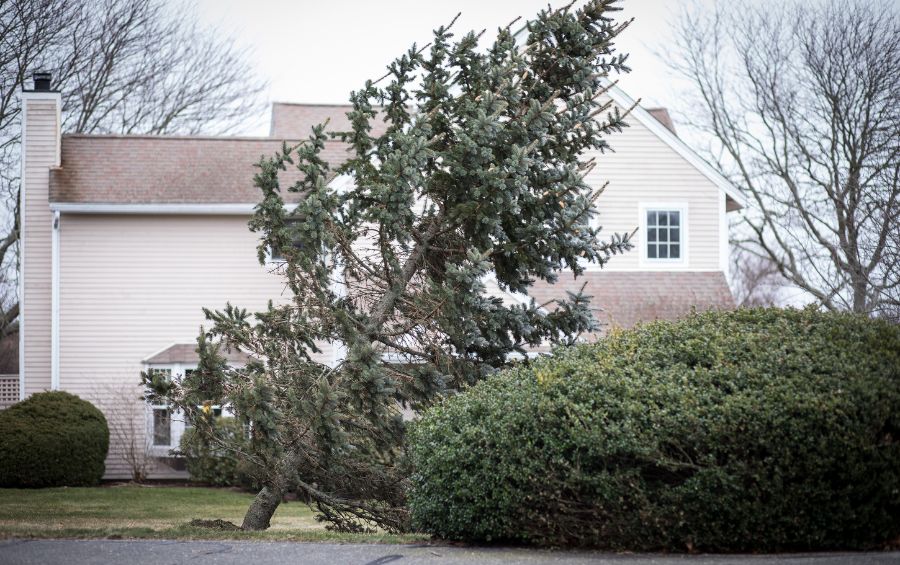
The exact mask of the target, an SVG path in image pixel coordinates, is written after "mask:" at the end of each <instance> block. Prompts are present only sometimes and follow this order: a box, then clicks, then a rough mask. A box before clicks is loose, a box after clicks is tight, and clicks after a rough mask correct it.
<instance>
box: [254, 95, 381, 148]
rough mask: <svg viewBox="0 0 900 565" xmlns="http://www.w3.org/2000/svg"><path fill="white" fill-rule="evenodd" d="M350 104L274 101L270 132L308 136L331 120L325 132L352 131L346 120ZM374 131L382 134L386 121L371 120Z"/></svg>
mask: <svg viewBox="0 0 900 565" xmlns="http://www.w3.org/2000/svg"><path fill="white" fill-rule="evenodd" d="M350 109H351V106H350V105H349V104H292V103H289V102H275V103H274V104H272V126H271V130H270V132H269V135H271V136H272V137H274V138H276V139H306V138H307V137H309V134H310V131H311V130H312V127H313V126H315V125H318V124H321V123H325V121H326V120H327V121H328V125H327V126H326V131H331V132H339V131H349V130H350V120H349V119H347V112H349V111H350ZM369 125H371V126H372V131H371V134H372V135H373V136H379V135H381V134H383V133H384V131H385V130H386V129H387V125H386V124H385V123H384V121H382V120H380V119H378V118H377V117H376V118H375V119H374V120H370V121H369Z"/></svg>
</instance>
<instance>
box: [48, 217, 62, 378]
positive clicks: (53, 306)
mask: <svg viewBox="0 0 900 565" xmlns="http://www.w3.org/2000/svg"><path fill="white" fill-rule="evenodd" d="M59 218H60V216H59V211H58V210H57V211H55V212H53V226H52V231H51V238H50V258H51V274H50V389H51V390H59Z"/></svg>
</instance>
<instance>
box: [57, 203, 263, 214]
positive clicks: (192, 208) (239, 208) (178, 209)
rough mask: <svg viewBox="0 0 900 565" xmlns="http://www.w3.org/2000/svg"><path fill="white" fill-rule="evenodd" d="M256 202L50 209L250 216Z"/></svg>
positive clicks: (62, 206)
mask: <svg viewBox="0 0 900 565" xmlns="http://www.w3.org/2000/svg"><path fill="white" fill-rule="evenodd" d="M254 208H256V204H255V203H254V204H93V203H85V202H51V203H50V210H52V211H53V212H56V213H59V212H64V213H66V214H199V215H207V214H208V215H219V216H223V215H224V216H249V215H250V214H253V210H254Z"/></svg>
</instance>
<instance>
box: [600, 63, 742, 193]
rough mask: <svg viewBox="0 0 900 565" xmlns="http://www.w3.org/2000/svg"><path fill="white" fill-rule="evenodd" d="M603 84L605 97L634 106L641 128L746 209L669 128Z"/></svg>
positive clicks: (725, 181) (731, 187)
mask: <svg viewBox="0 0 900 565" xmlns="http://www.w3.org/2000/svg"><path fill="white" fill-rule="evenodd" d="M602 80H603V83H604V87H605V88H607V89H608V90H607V95H608V96H609V97H610V98H611V99H612V100H613V102H615V103H616V104H618V105H619V106H621V107H622V108H625V109H627V108H631V107H632V106H634V109H633V110H632V111H631V114H630V115H632V116H634V118H635V119H636V120H637V121H639V122H640V123H641V124H642V125H643V126H645V127H646V128H647V129H649V130H650V131H651V132H653V133H654V134H655V135H656V136H657V137H658V138H659V139H660V140H662V141H663V142H664V143H665V144H666V145H668V146H669V147H671V148H672V149H673V150H674V151H675V152H676V153H678V154H679V155H681V156H682V157H683V158H684V159H685V160H686V161H687V162H688V163H690V164H691V165H693V166H694V168H696V169H697V170H698V171H700V173H701V174H703V176H705V177H706V178H708V179H709V180H710V181H711V182H712V183H713V184H715V185H716V186H717V187H719V190H721V191H722V192H724V193H725V194H726V195H727V196H728V197H730V198H731V199H732V200H734V201H735V202H737V203H738V204H739V205H740V206H741V207H742V208H744V207H746V206H747V205H748V203H749V201H748V200H747V197H746V196H744V194H743V193H742V192H741V191H740V189H738V187H736V186H734V185H733V184H731V182H730V181H729V180H728V179H726V178H725V177H723V176H722V175H721V174H720V173H719V172H718V171H717V170H716V169H715V168H713V166H712V165H710V164H709V163H707V162H706V160H704V159H703V157H701V156H700V155H698V154H697V153H696V152H695V151H694V150H693V149H691V148H690V147H688V145H687V144H686V143H685V142H684V141H682V140H681V139H680V138H679V137H678V136H677V135H675V134H674V133H672V132H671V131H669V128H667V127H666V126H664V125H662V123H660V121H659V120H657V119H656V118H654V117H653V116H652V115H651V114H650V112H648V111H647V110H645V109H644V108H642V107H640V106H635V101H634V99H633V98H631V97H630V96H628V95H627V94H625V92H624V91H623V90H622V89H621V88H619V87H618V86H617V85H615V84H613V83H612V82H611V81H609V80H608V79H602Z"/></svg>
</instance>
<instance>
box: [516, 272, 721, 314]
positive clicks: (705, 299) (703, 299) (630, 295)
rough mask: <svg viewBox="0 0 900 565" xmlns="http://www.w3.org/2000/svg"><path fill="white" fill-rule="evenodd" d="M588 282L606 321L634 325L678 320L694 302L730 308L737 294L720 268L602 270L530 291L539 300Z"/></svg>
mask: <svg viewBox="0 0 900 565" xmlns="http://www.w3.org/2000/svg"><path fill="white" fill-rule="evenodd" d="M585 283H587V284H586V286H585V289H584V293H585V294H586V295H588V296H591V297H592V298H591V306H592V308H593V310H594V317H595V318H596V319H597V320H598V321H599V322H600V323H602V324H606V325H609V326H618V327H623V328H630V327H632V326H634V325H635V324H636V323H638V322H642V321H652V320H675V319H678V318H681V317H683V316H685V315H687V314H689V313H690V312H691V310H692V309H693V308H696V309H697V310H698V311H704V310H710V309H714V310H730V309H733V308H734V297H732V295H731V291H730V290H729V288H728V283H727V282H726V281H725V275H724V273H722V272H721V271H708V272H706V271H672V272H660V271H618V272H617V271H598V272H589V273H585V274H583V275H581V276H580V277H578V278H577V279H576V278H574V277H572V275H571V274H569V275H563V276H561V277H560V279H559V280H558V281H557V282H556V284H553V285H549V284H547V283H543V282H540V283H536V284H535V285H534V286H533V287H532V288H531V289H530V290H529V294H530V295H531V296H532V297H533V298H534V299H535V301H536V302H537V303H538V304H543V303H545V302H548V301H550V300H553V299H557V298H564V297H565V296H566V291H571V292H576V291H578V290H579V289H580V288H581V285H583V284H585Z"/></svg>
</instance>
